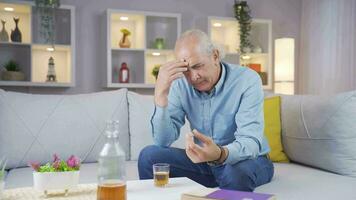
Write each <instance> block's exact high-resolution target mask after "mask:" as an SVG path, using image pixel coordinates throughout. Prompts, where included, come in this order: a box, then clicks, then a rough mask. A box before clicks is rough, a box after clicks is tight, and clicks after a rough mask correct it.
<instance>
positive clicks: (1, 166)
mask: <svg viewBox="0 0 356 200" xmlns="http://www.w3.org/2000/svg"><path fill="white" fill-rule="evenodd" d="M6 163H7V160H6V159H5V158H3V159H1V160H0V198H1V196H2V193H3V191H4V187H5V180H4V178H5V167H6Z"/></svg>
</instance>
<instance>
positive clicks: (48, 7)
mask: <svg viewBox="0 0 356 200" xmlns="http://www.w3.org/2000/svg"><path fill="white" fill-rule="evenodd" d="M35 4H36V8H35V9H36V12H37V13H38V16H39V17H40V34H41V36H42V38H44V40H45V43H46V44H51V45H52V46H54V43H55V33H56V30H55V29H56V27H55V20H56V19H55V11H56V9H57V8H59V6H60V0H35Z"/></svg>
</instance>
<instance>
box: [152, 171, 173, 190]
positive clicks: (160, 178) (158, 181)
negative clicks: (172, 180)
mask: <svg viewBox="0 0 356 200" xmlns="http://www.w3.org/2000/svg"><path fill="white" fill-rule="evenodd" d="M153 176H154V182H155V186H158V187H163V186H165V185H167V184H168V179H169V172H155V173H154V175H153Z"/></svg>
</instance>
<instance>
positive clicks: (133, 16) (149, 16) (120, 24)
mask: <svg viewBox="0 0 356 200" xmlns="http://www.w3.org/2000/svg"><path fill="white" fill-rule="evenodd" d="M123 18H124V19H123ZM180 18H181V17H180V14H174V13H156V12H144V11H127V10H112V9H108V10H107V12H106V13H105V18H104V19H105V20H106V23H105V24H106V30H107V37H106V40H107V43H106V51H105V52H106V53H107V55H106V56H107V62H106V63H107V67H106V73H105V80H106V81H105V87H108V88H122V87H126V88H154V83H155V78H154V76H153V75H152V74H151V72H152V69H153V67H154V66H155V65H157V64H160V65H161V64H164V63H165V62H168V61H170V60H173V59H174V51H173V49H174V45H175V41H176V39H177V37H178V35H179V34H180V28H181V26H180ZM121 28H127V29H129V30H130V32H131V35H130V36H129V39H130V41H131V46H130V48H120V47H119V40H120V39H121V37H122V34H121V33H120V29H121ZM156 38H163V43H164V47H163V48H159V49H158V48H156V46H155V40H156ZM153 53H154V54H157V53H158V54H159V55H152V54H153ZM123 62H126V63H127V65H128V68H129V77H130V78H129V83H128V84H123V83H119V81H118V77H119V69H120V67H121V64H122V63H123Z"/></svg>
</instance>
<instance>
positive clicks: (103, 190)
mask: <svg viewBox="0 0 356 200" xmlns="http://www.w3.org/2000/svg"><path fill="white" fill-rule="evenodd" d="M118 133H119V132H118V121H109V122H107V125H106V130H105V134H106V138H107V139H106V143H105V145H104V147H103V149H102V150H101V152H100V155H99V168H98V191H97V200H126V196H127V194H126V180H125V176H126V173H125V152H124V151H123V150H122V148H121V147H120V144H119V140H118V135H119V134H118Z"/></svg>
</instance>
